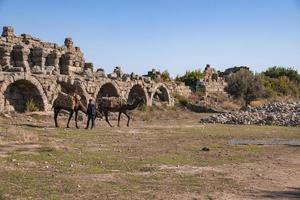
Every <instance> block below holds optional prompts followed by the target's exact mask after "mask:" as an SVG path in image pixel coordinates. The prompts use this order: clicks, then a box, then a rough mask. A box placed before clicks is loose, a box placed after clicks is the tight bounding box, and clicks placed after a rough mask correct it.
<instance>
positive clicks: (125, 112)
mask: <svg viewBox="0 0 300 200" xmlns="http://www.w3.org/2000/svg"><path fill="white" fill-rule="evenodd" d="M123 113H124V114H125V115H126V117H127V118H128V121H127V126H129V121H130V116H129V115H128V114H127V111H126V110H125V111H124V112H123Z"/></svg>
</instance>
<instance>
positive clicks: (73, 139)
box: [0, 113, 300, 199]
mask: <svg viewBox="0 0 300 200" xmlns="http://www.w3.org/2000/svg"><path fill="white" fill-rule="evenodd" d="M180 116H181V117H179V116H176V117H175V118H176V119H174V118H173V117H169V118H168V115H167V114H166V115H165V116H164V117H162V118H160V119H153V120H149V119H148V118H142V119H144V120H135V121H133V122H132V126H131V127H129V128H128V127H125V122H124V121H122V125H123V126H122V127H121V128H118V127H114V128H109V127H108V126H107V125H106V123H105V122H103V121H101V122H100V121H97V123H98V124H97V128H96V129H94V130H84V129H79V130H77V129H73V128H71V129H64V128H58V129H56V128H54V127H53V122H52V119H51V118H50V117H34V116H33V117H31V118H30V119H25V118H26V117H24V118H22V117H20V116H19V117H17V118H16V119H19V120H16V119H10V120H7V119H6V120H2V123H1V124H0V199H260V198H261V199H265V198H273V197H281V198H278V199H284V198H287V199H289V198H295V199H296V198H300V194H299V188H297V187H299V185H300V182H299V180H300V172H299V169H300V159H299V158H300V151H299V148H300V147H297V146H283V145H277V146H275V145H274V146H267V145H266V146H263V145H229V144H228V141H229V140H231V139H238V138H240V139H264V140H267V139H272V138H281V139H300V131H299V127H298V128H287V127H272V126H234V125H213V124H207V125H205V124H200V123H198V121H199V119H200V117H201V116H200V115H196V114H190V113H186V114H184V116H182V115H180ZM171 118H173V119H171ZM16 121H17V123H15V122H16ZM60 123H61V124H62V122H60ZM63 123H65V121H64V122H63ZM112 123H114V124H116V122H115V121H112ZM81 127H83V124H82V125H81ZM204 147H206V148H208V149H209V151H204V150H203V148H204Z"/></svg>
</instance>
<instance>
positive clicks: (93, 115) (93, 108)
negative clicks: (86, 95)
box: [85, 99, 96, 129]
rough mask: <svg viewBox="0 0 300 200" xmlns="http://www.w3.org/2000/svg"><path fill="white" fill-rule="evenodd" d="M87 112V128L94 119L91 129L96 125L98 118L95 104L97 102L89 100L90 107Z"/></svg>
mask: <svg viewBox="0 0 300 200" xmlns="http://www.w3.org/2000/svg"><path fill="white" fill-rule="evenodd" d="M86 114H87V116H88V120H87V124H86V127H85V129H88V128H89V125H90V121H91V120H92V126H91V129H92V128H94V126H95V118H96V105H95V103H93V100H92V99H90V100H89V104H88V107H87V113H86Z"/></svg>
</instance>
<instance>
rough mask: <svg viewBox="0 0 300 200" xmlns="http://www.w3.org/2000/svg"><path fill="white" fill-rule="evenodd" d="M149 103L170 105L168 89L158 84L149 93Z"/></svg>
mask: <svg viewBox="0 0 300 200" xmlns="http://www.w3.org/2000/svg"><path fill="white" fill-rule="evenodd" d="M151 103H152V105H153V104H161V103H162V104H166V105H168V106H171V105H172V99H171V95H170V92H169V90H168V88H167V87H166V86H165V85H164V84H163V83H159V84H157V85H156V86H155V87H154V90H153V92H152V93H151Z"/></svg>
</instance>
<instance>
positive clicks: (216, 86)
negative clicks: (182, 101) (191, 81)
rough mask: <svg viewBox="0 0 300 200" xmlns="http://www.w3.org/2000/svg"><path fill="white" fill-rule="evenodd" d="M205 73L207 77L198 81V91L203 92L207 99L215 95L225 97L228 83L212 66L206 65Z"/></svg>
mask: <svg viewBox="0 0 300 200" xmlns="http://www.w3.org/2000/svg"><path fill="white" fill-rule="evenodd" d="M204 72H205V77H204V78H203V79H199V80H198V81H197V85H196V91H202V92H203V93H204V96H205V97H207V96H208V95H209V94H215V93H217V94H221V95H225V94H226V93H225V91H224V88H225V87H226V82H225V79H224V78H223V77H221V76H220V75H219V72H217V71H216V70H215V68H213V67H211V66H210V65H206V67H205V70H204Z"/></svg>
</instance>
